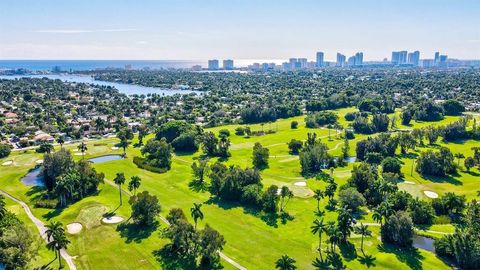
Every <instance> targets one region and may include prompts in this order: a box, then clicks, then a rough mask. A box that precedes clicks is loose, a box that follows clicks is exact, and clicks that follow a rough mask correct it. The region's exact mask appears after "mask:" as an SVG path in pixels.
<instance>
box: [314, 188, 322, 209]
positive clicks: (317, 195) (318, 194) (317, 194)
mask: <svg viewBox="0 0 480 270" xmlns="http://www.w3.org/2000/svg"><path fill="white" fill-rule="evenodd" d="M323 197H325V194H324V193H323V191H321V190H320V189H317V190H315V191H314V194H313V198H314V199H315V200H317V212H320V200H322V199H323Z"/></svg>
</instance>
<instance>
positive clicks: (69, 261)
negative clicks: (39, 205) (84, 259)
mask: <svg viewBox="0 0 480 270" xmlns="http://www.w3.org/2000/svg"><path fill="white" fill-rule="evenodd" d="M0 194H3V195H5V196H6V197H8V198H10V199H12V200H13V201H14V202H16V203H18V204H20V205H21V206H22V208H23V210H25V213H26V214H27V216H28V218H30V220H31V221H32V222H33V223H34V224H35V226H37V229H38V231H39V233H40V236H41V237H42V238H43V239H44V240H45V241H46V242H48V239H47V234H46V233H45V232H46V230H47V228H46V227H45V224H44V223H43V222H42V221H41V220H39V219H38V218H36V217H35V216H34V215H33V213H32V211H31V210H30V207H28V205H27V204H26V203H25V202H23V201H21V200H19V199H17V198H15V197H13V196H12V195H10V194H8V193H7V192H5V191H3V190H0ZM60 255H61V256H62V258H63V259H64V260H65V261H66V262H67V265H68V268H70V270H77V267H76V266H75V264H74V263H73V258H72V256H70V255H69V254H68V252H67V250H65V249H63V248H62V249H61V250H60Z"/></svg>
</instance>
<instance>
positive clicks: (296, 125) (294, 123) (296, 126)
mask: <svg viewBox="0 0 480 270" xmlns="http://www.w3.org/2000/svg"><path fill="white" fill-rule="evenodd" d="M290 128H291V129H296V128H298V122H297V121H292V122H291V123H290Z"/></svg>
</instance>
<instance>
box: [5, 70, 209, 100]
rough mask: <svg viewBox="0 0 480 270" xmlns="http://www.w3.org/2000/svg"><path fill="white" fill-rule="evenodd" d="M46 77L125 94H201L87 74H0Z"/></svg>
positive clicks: (16, 76) (14, 76) (9, 78)
mask: <svg viewBox="0 0 480 270" xmlns="http://www.w3.org/2000/svg"><path fill="white" fill-rule="evenodd" d="M44 77H45V78H48V79H52V80H57V79H58V80H61V81H66V82H76V83H87V84H96V85H102V86H111V87H115V88H116V89H118V91H119V92H120V93H123V94H126V95H147V94H159V95H165V96H173V95H175V94H181V95H186V94H191V93H196V94H203V93H204V92H202V91H193V90H179V89H167V88H159V87H147V86H141V85H136V84H124V83H115V82H107V81H97V80H95V79H94V78H93V77H91V76H87V75H73V74H67V75H53V74H48V75H13V76H10V75H9V76H0V79H7V80H14V79H19V78H44Z"/></svg>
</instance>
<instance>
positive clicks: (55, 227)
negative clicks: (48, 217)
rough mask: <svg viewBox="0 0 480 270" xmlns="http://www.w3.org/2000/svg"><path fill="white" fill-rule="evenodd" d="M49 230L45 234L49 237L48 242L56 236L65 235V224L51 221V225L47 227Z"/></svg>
mask: <svg viewBox="0 0 480 270" xmlns="http://www.w3.org/2000/svg"><path fill="white" fill-rule="evenodd" d="M45 228H47V230H46V231H45V234H46V235H47V240H48V241H50V240H51V239H52V237H53V235H54V234H62V233H65V230H64V229H63V224H62V223H61V222H59V221H50V224H47V225H45Z"/></svg>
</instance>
